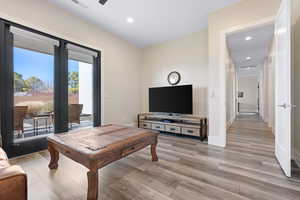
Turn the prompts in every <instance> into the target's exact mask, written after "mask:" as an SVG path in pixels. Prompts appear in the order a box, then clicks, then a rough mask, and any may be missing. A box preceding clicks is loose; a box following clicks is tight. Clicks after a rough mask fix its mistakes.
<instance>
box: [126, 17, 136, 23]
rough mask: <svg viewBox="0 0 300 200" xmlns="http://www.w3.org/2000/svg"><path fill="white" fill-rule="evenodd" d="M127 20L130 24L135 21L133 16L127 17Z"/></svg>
mask: <svg viewBox="0 0 300 200" xmlns="http://www.w3.org/2000/svg"><path fill="white" fill-rule="evenodd" d="M126 21H127V23H128V24H132V23H133V22H134V19H133V18H132V17H127V18H126Z"/></svg>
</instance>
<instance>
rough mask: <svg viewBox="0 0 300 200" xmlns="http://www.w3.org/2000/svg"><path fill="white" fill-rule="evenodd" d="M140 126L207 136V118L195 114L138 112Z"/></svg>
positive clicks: (182, 133) (202, 138)
mask: <svg viewBox="0 0 300 200" xmlns="http://www.w3.org/2000/svg"><path fill="white" fill-rule="evenodd" d="M138 127H139V128H145V129H151V130H156V131H160V132H168V133H174V134H178V135H188V136H195V137H199V138H200V140H201V141H204V140H205V139H206V138H207V127H208V125H207V118H205V117H198V116H193V115H167V114H154V113H141V114H138Z"/></svg>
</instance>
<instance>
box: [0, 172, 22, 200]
mask: <svg viewBox="0 0 300 200" xmlns="http://www.w3.org/2000/svg"><path fill="white" fill-rule="evenodd" d="M0 199H9V200H27V176H26V174H25V172H24V171H23V170H22V168H21V167H19V166H9V167H5V168H1V169H0Z"/></svg>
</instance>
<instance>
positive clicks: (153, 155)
mask: <svg viewBox="0 0 300 200" xmlns="http://www.w3.org/2000/svg"><path fill="white" fill-rule="evenodd" d="M156 145H157V143H155V144H151V155H152V161H153V162H154V161H158V157H157V154H156Z"/></svg>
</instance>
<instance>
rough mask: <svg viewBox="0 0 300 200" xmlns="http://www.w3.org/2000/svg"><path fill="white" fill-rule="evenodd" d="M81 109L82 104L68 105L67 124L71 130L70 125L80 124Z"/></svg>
mask: <svg viewBox="0 0 300 200" xmlns="http://www.w3.org/2000/svg"><path fill="white" fill-rule="evenodd" d="M82 109H83V104H70V105H69V124H70V127H71V128H72V123H76V124H80V115H81V112H82Z"/></svg>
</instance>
